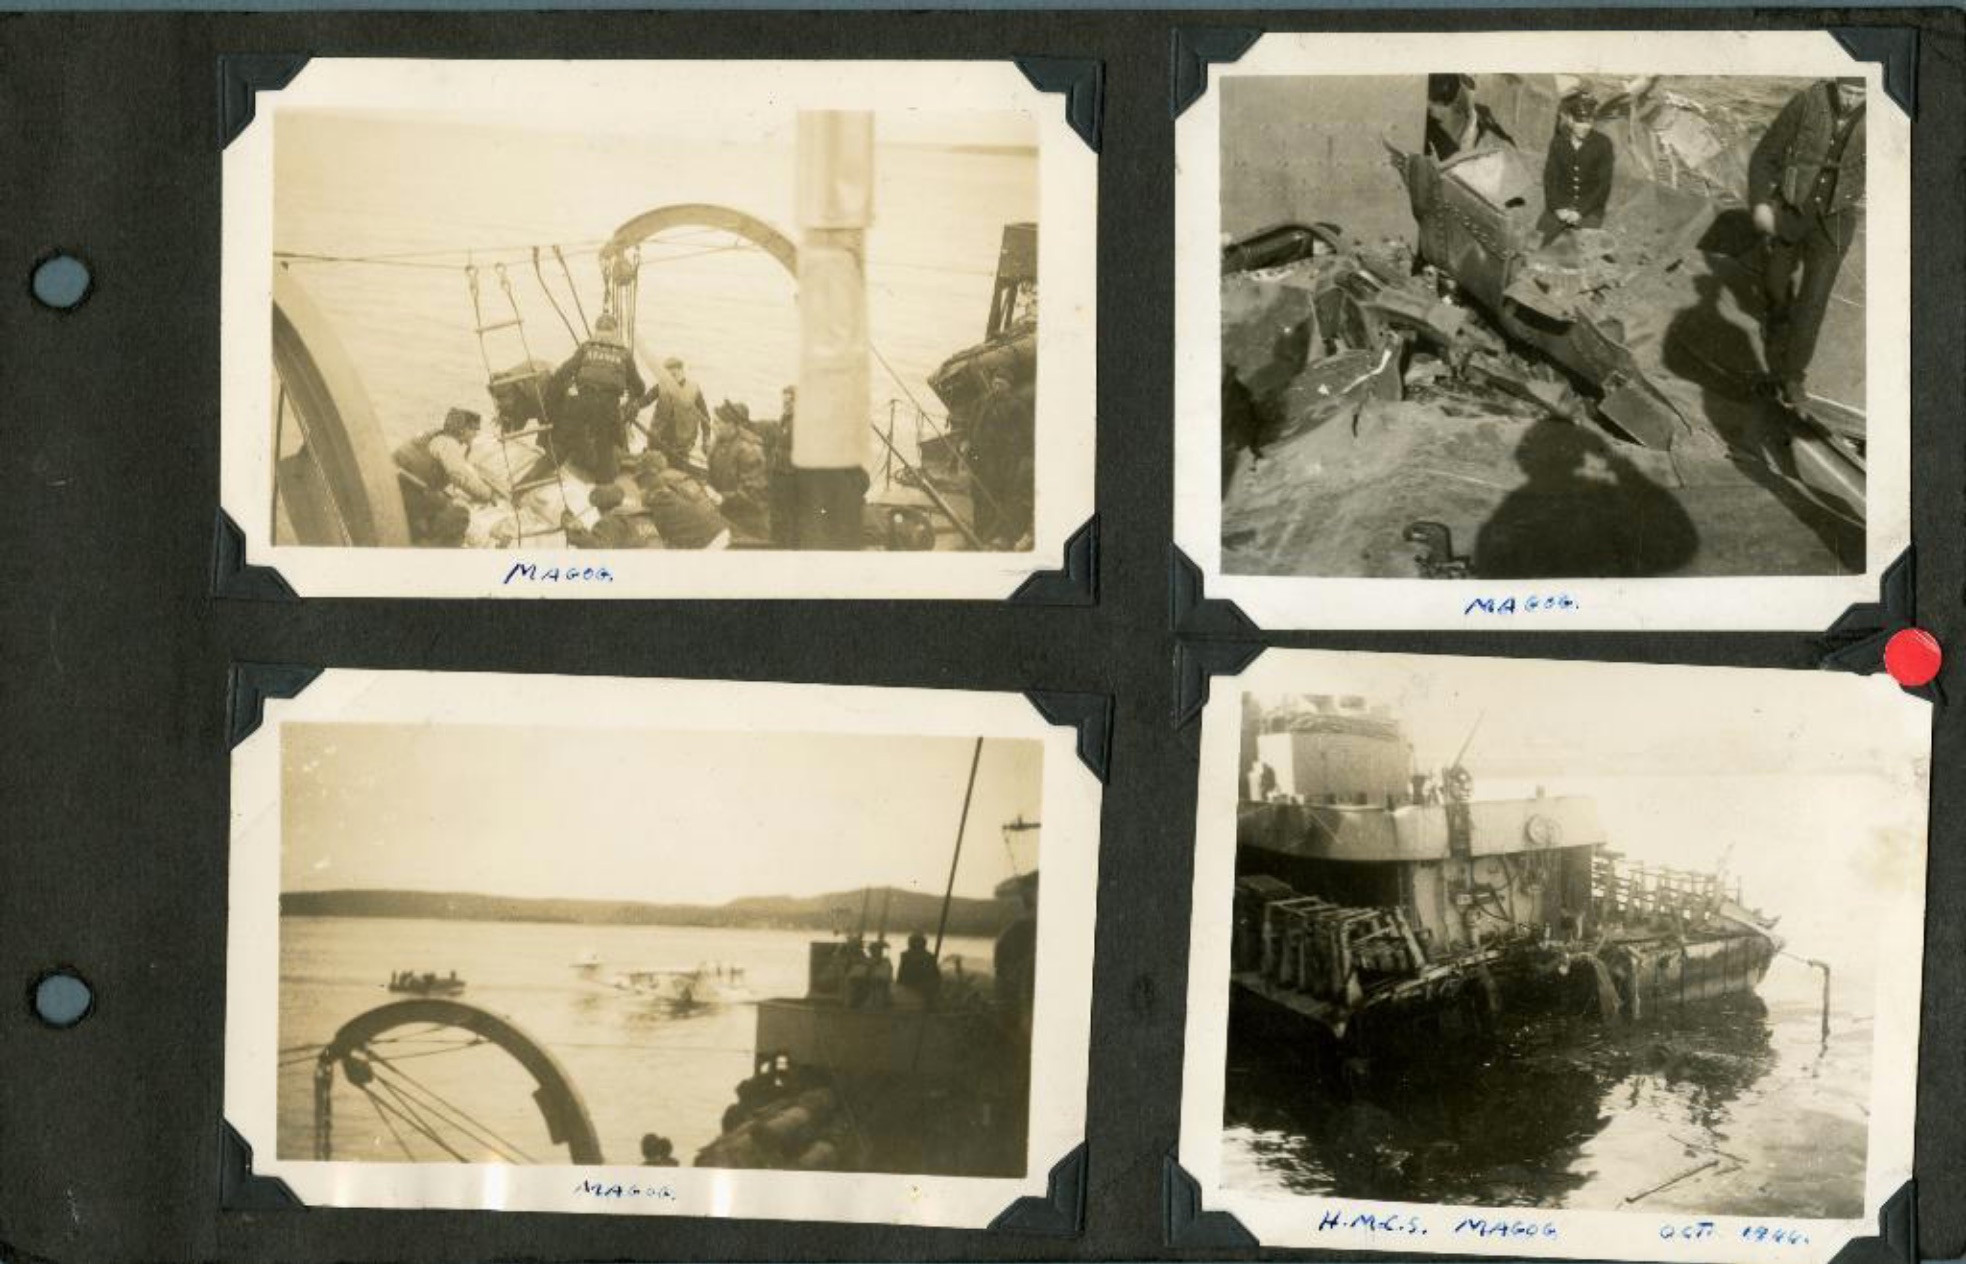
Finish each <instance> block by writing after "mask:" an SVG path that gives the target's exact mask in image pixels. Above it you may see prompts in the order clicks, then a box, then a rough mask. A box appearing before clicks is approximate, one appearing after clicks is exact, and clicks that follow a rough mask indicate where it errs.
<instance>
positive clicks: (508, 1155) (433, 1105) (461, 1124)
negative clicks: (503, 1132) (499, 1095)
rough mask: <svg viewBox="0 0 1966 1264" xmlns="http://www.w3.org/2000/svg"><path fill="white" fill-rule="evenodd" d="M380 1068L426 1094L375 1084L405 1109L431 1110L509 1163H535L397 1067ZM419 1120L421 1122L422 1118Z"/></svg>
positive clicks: (390, 1065) (387, 1084) (384, 1081)
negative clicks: (384, 1089) (421, 1095)
mask: <svg viewBox="0 0 1966 1264" xmlns="http://www.w3.org/2000/svg"><path fill="white" fill-rule="evenodd" d="M377 1065H378V1067H379V1068H382V1067H386V1068H387V1069H388V1070H390V1071H392V1072H394V1073H395V1074H396V1075H397V1076H398V1077H400V1078H401V1079H402V1080H404V1081H406V1082H408V1083H410V1084H413V1085H415V1086H416V1087H417V1088H418V1089H419V1090H421V1092H422V1093H423V1094H424V1096H423V1097H416V1096H414V1095H412V1094H410V1093H406V1092H405V1091H404V1089H403V1086H402V1085H401V1084H396V1083H391V1082H389V1081H386V1080H383V1079H381V1078H380V1076H378V1078H377V1081H376V1082H377V1083H378V1084H381V1085H382V1086H383V1087H384V1088H386V1089H388V1090H389V1092H390V1093H391V1095H393V1096H394V1097H396V1098H397V1100H399V1101H401V1102H402V1103H403V1104H404V1106H405V1107H406V1108H414V1107H421V1108H422V1109H424V1110H428V1111H429V1112H430V1113H431V1114H432V1115H434V1116H435V1117H436V1118H437V1120H438V1121H439V1122H441V1123H445V1124H449V1125H450V1126H451V1127H453V1128H455V1129H457V1130H458V1131H459V1132H461V1133H463V1134H464V1135H465V1136H467V1137H469V1138H470V1139H471V1140H473V1141H475V1142H477V1143H478V1144H479V1145H481V1146H483V1147H485V1148H486V1149H488V1150H491V1151H492V1152H494V1153H496V1154H498V1155H499V1156H500V1157H501V1158H504V1159H506V1160H507V1161H508V1162H509V1161H515V1158H514V1156H516V1161H518V1162H525V1163H531V1162H533V1159H532V1157H531V1156H530V1155H528V1154H527V1153H526V1152H525V1151H523V1150H521V1149H520V1148H519V1147H518V1146H516V1145H514V1144H512V1143H511V1142H510V1141H507V1140H506V1139H505V1138H504V1137H501V1136H499V1135H498V1134H497V1133H496V1132H494V1131H492V1128H491V1126H490V1125H489V1124H482V1123H479V1121H478V1120H476V1119H474V1118H472V1117H471V1116H470V1115H468V1114H466V1113H464V1111H462V1110H461V1109H459V1108H458V1107H456V1106H453V1105H451V1104H450V1103H449V1102H446V1101H444V1099H442V1098H441V1097H438V1096H437V1095H436V1094H435V1093H434V1092H432V1091H431V1090H430V1089H429V1088H427V1087H425V1086H424V1085H423V1084H421V1082H419V1081H417V1080H416V1079H414V1078H413V1077H412V1076H411V1075H410V1074H409V1073H408V1072H407V1071H402V1070H399V1069H397V1068H396V1067H395V1066H394V1064H392V1063H388V1062H381V1063H378V1064H377ZM432 1099H434V1100H432ZM418 1117H419V1118H421V1117H422V1116H421V1114H419V1115H418Z"/></svg>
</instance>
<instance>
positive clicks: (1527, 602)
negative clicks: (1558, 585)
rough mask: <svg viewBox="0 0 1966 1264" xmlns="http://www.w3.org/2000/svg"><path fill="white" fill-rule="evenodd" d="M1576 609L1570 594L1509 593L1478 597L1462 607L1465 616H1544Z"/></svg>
mask: <svg viewBox="0 0 1966 1264" xmlns="http://www.w3.org/2000/svg"><path fill="white" fill-rule="evenodd" d="M1576 609H1579V606H1578V605H1577V599H1576V598H1575V597H1572V596H1571V595H1570V594H1569V593H1530V594H1529V595H1528V596H1522V597H1519V596H1517V595H1516V594H1514V593H1509V594H1508V595H1507V596H1503V597H1476V598H1475V599H1474V600H1472V601H1470V602H1468V604H1467V605H1466V606H1464V607H1462V609H1461V613H1462V614H1463V615H1476V614H1542V613H1549V612H1553V611H1563V610H1576Z"/></svg>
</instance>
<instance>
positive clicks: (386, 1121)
mask: <svg viewBox="0 0 1966 1264" xmlns="http://www.w3.org/2000/svg"><path fill="white" fill-rule="evenodd" d="M362 1096H364V1097H366V1098H368V1099H369V1105H370V1106H371V1107H373V1108H374V1110H375V1117H376V1118H377V1119H380V1120H381V1121H382V1126H383V1127H385V1128H387V1129H389V1135H390V1136H392V1137H394V1138H396V1148H397V1149H398V1150H401V1151H402V1152H403V1157H404V1158H406V1159H408V1160H409V1161H410V1162H412V1163H414V1162H416V1156H415V1155H414V1154H411V1153H410V1143H409V1142H407V1141H405V1140H403V1134H402V1133H400V1132H398V1131H396V1125H395V1123H394V1122H393V1121H391V1120H390V1118H389V1116H387V1115H385V1114H383V1113H382V1099H381V1098H379V1097H377V1096H376V1095H375V1094H374V1093H371V1092H369V1091H368V1090H367V1089H363V1090H362Z"/></svg>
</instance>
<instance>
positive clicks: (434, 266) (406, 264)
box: [273, 251, 465, 272]
mask: <svg viewBox="0 0 1966 1264" xmlns="http://www.w3.org/2000/svg"><path fill="white" fill-rule="evenodd" d="M273 257H274V258H275V259H279V260H282V261H284V262H286V263H361V264H368V265H369V266H371V267H376V268H416V269H418V270H421V271H426V272H462V271H464V269H465V265H464V264H461V263H414V262H411V261H410V260H407V259H362V258H358V257H355V256H352V255H313V254H285V253H282V252H278V251H276V252H275V253H274V255H273Z"/></svg>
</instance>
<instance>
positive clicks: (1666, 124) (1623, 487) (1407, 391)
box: [1221, 75, 1866, 578]
mask: <svg viewBox="0 0 1966 1264" xmlns="http://www.w3.org/2000/svg"><path fill="white" fill-rule="evenodd" d="M1478 95H1479V98H1480V102H1481V108H1482V109H1483V111H1484V114H1485V115H1486V116H1487V117H1490V118H1493V119H1495V120H1496V121H1498V122H1499V123H1500V124H1502V127H1503V135H1504V136H1505V137H1514V138H1518V139H1520V140H1521V141H1522V142H1523V147H1522V148H1518V147H1517V145H1516V144H1514V143H1510V142H1508V141H1507V140H1504V139H1496V138H1492V137H1485V138H1484V139H1483V140H1482V141H1481V142H1480V143H1478V144H1476V145H1474V146H1472V147H1470V148H1467V149H1464V150H1461V151H1460V152H1457V153H1454V154H1452V155H1450V156H1448V157H1445V158H1439V159H1437V158H1435V157H1433V156H1431V155H1429V154H1427V153H1421V152H1408V151H1407V150H1405V149H1403V148H1402V147H1401V146H1399V145H1396V144H1394V143H1393V142H1392V141H1390V140H1381V141H1380V142H1379V143H1380V144H1381V145H1382V146H1383V150H1384V153H1383V155H1382V157H1384V158H1385V159H1386V160H1387V162H1388V163H1389V165H1390V168H1391V170H1392V172H1393V173H1395V174H1396V175H1397V178H1398V179H1397V185H1394V184H1393V183H1392V182H1391V181H1389V180H1385V177H1384V175H1383V168H1382V171H1381V174H1380V176H1379V179H1380V180H1381V181H1382V182H1384V183H1385V184H1386V185H1387V189H1386V190H1384V191H1383V192H1385V193H1386V196H1384V197H1380V193H1381V192H1382V191H1381V190H1378V189H1377V188H1376V186H1375V187H1374V188H1372V189H1368V190H1367V192H1368V194H1369V195H1370V196H1372V197H1380V200H1381V201H1385V202H1388V203H1391V202H1394V201H1397V200H1400V196H1401V193H1402V192H1403V195H1404V199H1403V200H1404V201H1405V203H1406V206H1405V208H1404V209H1405V212H1407V213H1410V222H1411V225H1412V231H1411V234H1410V235H1409V236H1407V237H1404V238H1401V237H1391V238H1390V239H1387V240H1379V241H1372V242H1366V241H1360V240H1358V239H1356V238H1354V237H1353V236H1352V235H1350V234H1348V233H1347V231H1346V230H1345V229H1344V228H1343V227H1341V226H1339V225H1336V224H1331V223H1323V222H1317V223H1286V224H1282V225H1279V226H1275V227H1271V228H1268V229H1265V230H1262V231H1259V232H1256V233H1254V234H1251V235H1248V236H1244V237H1242V238H1241V239H1239V240H1235V241H1233V242H1231V243H1230V244H1228V245H1227V246H1226V247H1225V249H1224V251H1223V256H1222V281H1221V286H1222V353H1223V369H1222V431H1223V437H1222V457H1223V468H1222V480H1223V504H1222V546H1223V550H1222V556H1223V565H1224V569H1225V570H1226V571H1228V572H1230V573H1236V574H1266V575H1363V576H1379V577H1397V576H1407V577H1411V576H1416V575H1418V576H1424V577H1433V578H1458V577H1463V576H1474V577H1479V578H1489V577H1498V578H1558V577H1625V576H1641V575H1671V574H1677V575H1727V574H1759V575H1768V574H1833V573H1844V572H1850V571H1861V570H1862V569H1863V565H1864V509H1865V487H1864V483H1865V462H1866V451H1865V391H1864V345H1865V344H1864V321H1863V285H1864V281H1863V271H1864V267H1863V258H1864V251H1863V244H1862V243H1863V236H1862V233H1861V230H1860V231H1859V236H1858V242H1857V244H1856V246H1855V247H1854V248H1853V249H1852V250H1851V251H1850V253H1849V256H1848V257H1847V258H1846V260H1845V262H1844V266H1843V269H1842V273H1841V274H1840V276H1839V278H1838V284H1837V290H1836V294H1835V297H1834V299H1833V301H1832V303H1831V310H1830V312H1829V315H1828V318H1827V320H1826V325H1825V331H1824V334H1823V337H1822V340H1821V343H1820V345H1819V350H1818V354H1817V358H1816V362H1815V364H1813V365H1812V366H1811V375H1810V392H1811V393H1810V396H1809V398H1808V400H1807V402H1806V406H1805V407H1803V408H1802V409H1800V410H1793V411H1792V410H1790V409H1788V408H1785V407H1783V406H1782V405H1780V404H1779V403H1778V402H1777V401H1776V400H1774V399H1772V398H1765V397H1763V396H1762V395H1761V394H1760V393H1759V392H1757V390H1756V381H1757V378H1758V376H1759V375H1760V372H1761V369H1762V363H1761V351H1760V341H1761V333H1760V325H1759V312H1760V307H1761V301H1760V296H1759V289H1758V276H1757V272H1756V263H1755V252H1756V251H1757V250H1758V245H1757V240H1756V235H1755V233H1754V230H1753V227H1752V225H1751V223H1750V222H1749V217H1748V213H1747V209H1746V207H1745V206H1743V205H1742V204H1741V190H1742V189H1743V188H1744V187H1745V175H1744V172H1745V166H1746V153H1747V151H1748V150H1750V149H1751V147H1752V144H1753V142H1754V140H1755V136H1754V135H1753V134H1752V133H1751V132H1750V131H1748V130H1747V129H1741V128H1736V129H1734V130H1735V134H1734V135H1733V136H1732V137H1731V139H1730V138H1729V136H1728V135H1727V132H1726V130H1725V129H1724V128H1723V127H1722V126H1721V124H1720V123H1718V122H1716V121H1714V120H1713V119H1710V118H1709V116H1708V113H1707V112H1706V111H1705V110H1704V109H1703V108H1702V107H1700V106H1699V105H1698V104H1697V103H1695V102H1692V101H1690V100H1688V99H1686V98H1684V97H1681V96H1678V95H1676V94H1674V93H1670V92H1662V91H1658V90H1655V89H1653V88H1650V87H1647V88H1645V89H1643V90H1642V91H1638V92H1627V93H1625V94H1623V95H1621V96H1620V97H1617V98H1614V99H1613V100H1612V101H1610V102H1608V103H1607V105H1606V106H1605V107H1604V108H1603V110H1602V112H1601V113H1600V123H1599V126H1600V130H1602V131H1603V132H1604V133H1605V134H1607V135H1609V136H1611V138H1612V140H1613V142H1614V145H1615V147H1616V155H1617V161H1616V166H1615V172H1616V175H1615V178H1614V184H1613V189H1612V194H1611V204H1610V207H1609V211H1608V214H1607V215H1606V217H1605V226H1604V227H1603V228H1585V227H1579V228H1569V229H1564V230H1560V231H1558V232H1557V233H1555V234H1554V235H1547V234H1546V232H1545V231H1544V229H1543V228H1541V227H1539V224H1538V221H1539V218H1540V216H1541V212H1542V202H1543V192H1542V184H1541V180H1540V170H1541V162H1542V147H1543V143H1544V140H1545V138H1547V137H1549V136H1550V135H1551V134H1552V131H1553V129H1554V126H1555V120H1556V113H1557V105H1558V101H1559V99H1560V94H1559V88H1558V85H1557V83H1556V81H1555V79H1554V77H1552V76H1512V75H1501V76H1490V77H1485V78H1483V79H1482V80H1481V81H1480V87H1479V90H1478ZM1413 109H1414V111H1416V112H1417V111H1419V109H1420V105H1419V103H1417V102H1416V103H1414V105H1413ZM1360 126H1364V124H1360ZM1357 165H1358V163H1357V160H1354V162H1353V166H1354V167H1356V166H1357ZM1359 183H1362V184H1366V185H1370V184H1371V183H1372V182H1371V180H1370V179H1364V180H1362V181H1360V182H1359ZM1399 186H1403V189H1402V188H1401V187H1399ZM1327 187H1328V185H1327ZM1348 196H1350V197H1351V198H1352V200H1353V201H1354V202H1356V201H1357V200H1358V196H1359V195H1358V191H1357V190H1356V189H1351V190H1348ZM1273 205H1274V204H1272V206H1273ZM1399 217H1400V212H1399V210H1398V208H1395V207H1391V206H1390V205H1389V206H1388V207H1387V217H1386V219H1385V220H1384V221H1382V222H1381V225H1380V226H1382V227H1390V226H1391V223H1392V222H1393V220H1395V219H1396V218H1399ZM1226 218H1227V217H1226V216H1225V219H1226ZM1469 545H1471V546H1472V547H1471V548H1470V549H1469V551H1468V552H1466V553H1463V552H1459V551H1457V550H1460V549H1463V548H1467V547H1468V546H1469Z"/></svg>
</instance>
